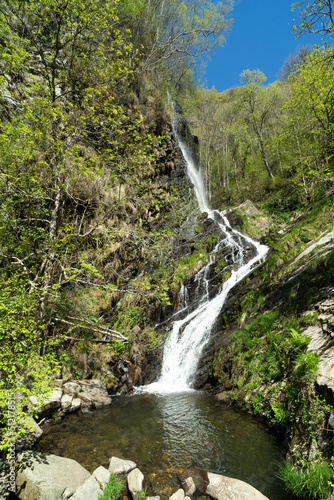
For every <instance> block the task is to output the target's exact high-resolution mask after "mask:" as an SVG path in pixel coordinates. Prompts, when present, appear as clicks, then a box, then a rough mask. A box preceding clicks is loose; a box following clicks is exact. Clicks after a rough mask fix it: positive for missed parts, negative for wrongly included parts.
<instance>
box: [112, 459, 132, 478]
mask: <svg viewBox="0 0 334 500" xmlns="http://www.w3.org/2000/svg"><path fill="white" fill-rule="evenodd" d="M136 467H137V464H136V462H132V460H123V459H121V458H117V457H111V459H110V460H109V471H110V472H113V473H114V474H127V473H128V472H130V471H132V470H133V469H135V468H136Z"/></svg>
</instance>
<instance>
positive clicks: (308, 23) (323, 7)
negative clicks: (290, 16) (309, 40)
mask: <svg viewBox="0 0 334 500" xmlns="http://www.w3.org/2000/svg"><path fill="white" fill-rule="evenodd" d="M297 9H298V10H299V18H300V19H299V22H298V23H296V24H295V25H294V26H293V31H294V32H295V34H296V35H297V36H301V35H303V34H304V33H320V34H322V35H324V36H325V35H329V36H330V37H331V36H332V33H333V30H334V22H333V18H334V7H333V2H332V0H313V1H311V2H309V1H306V0H302V1H299V2H295V3H293V4H292V10H293V11H295V10H297Z"/></svg>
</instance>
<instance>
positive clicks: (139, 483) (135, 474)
mask: <svg viewBox="0 0 334 500" xmlns="http://www.w3.org/2000/svg"><path fill="white" fill-rule="evenodd" d="M127 481H128V488H129V490H130V492H131V495H132V498H133V499H134V500H136V495H137V493H138V492H139V491H142V489H143V481H144V474H143V473H142V472H141V471H140V470H139V469H138V468H136V469H133V470H132V471H131V472H130V473H129V474H128V477H127Z"/></svg>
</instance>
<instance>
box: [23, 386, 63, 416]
mask: <svg viewBox="0 0 334 500" xmlns="http://www.w3.org/2000/svg"><path fill="white" fill-rule="evenodd" d="M62 395H63V391H62V389H61V388H59V387H56V388H55V389H53V391H52V393H51V395H50V396H49V397H48V398H46V399H45V400H42V401H39V400H38V399H37V398H36V396H30V398H29V400H30V402H31V403H32V405H33V407H34V409H35V410H36V411H37V412H38V414H39V415H40V417H41V418H44V417H50V416H51V415H52V414H53V413H54V412H56V411H57V410H59V408H60V406H61V403H60V401H61V398H62Z"/></svg>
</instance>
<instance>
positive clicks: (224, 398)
mask: <svg viewBox="0 0 334 500" xmlns="http://www.w3.org/2000/svg"><path fill="white" fill-rule="evenodd" d="M216 398H218V399H219V400H220V401H222V402H223V403H230V402H231V396H230V393H229V391H223V392H220V393H219V394H217V395H216Z"/></svg>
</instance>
